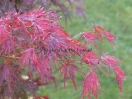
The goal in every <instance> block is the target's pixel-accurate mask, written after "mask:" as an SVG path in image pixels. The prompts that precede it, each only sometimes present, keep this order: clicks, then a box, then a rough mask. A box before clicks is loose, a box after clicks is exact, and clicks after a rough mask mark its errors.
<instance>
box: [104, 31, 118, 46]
mask: <svg viewBox="0 0 132 99" xmlns="http://www.w3.org/2000/svg"><path fill="white" fill-rule="evenodd" d="M103 34H104V36H105V37H106V39H107V40H108V41H109V42H110V43H111V45H115V39H116V37H115V35H114V34H112V33H110V32H108V31H103Z"/></svg>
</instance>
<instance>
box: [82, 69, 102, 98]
mask: <svg viewBox="0 0 132 99" xmlns="http://www.w3.org/2000/svg"><path fill="white" fill-rule="evenodd" d="M99 89H100V90H102V88H101V86H100V83H99V81H98V77H97V75H96V73H95V72H94V71H90V72H89V73H88V74H87V75H86V76H85V78H84V80H83V90H82V94H81V97H82V99H84V97H85V96H86V95H87V94H88V99H91V94H93V95H94V97H95V98H96V99H97V98H98V91H99Z"/></svg>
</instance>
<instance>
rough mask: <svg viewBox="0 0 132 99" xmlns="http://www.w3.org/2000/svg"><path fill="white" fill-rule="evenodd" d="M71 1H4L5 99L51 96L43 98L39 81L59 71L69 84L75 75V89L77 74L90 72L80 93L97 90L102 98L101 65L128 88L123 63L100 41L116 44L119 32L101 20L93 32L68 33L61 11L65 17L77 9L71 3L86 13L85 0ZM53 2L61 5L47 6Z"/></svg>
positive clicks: (0, 83)
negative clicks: (84, 66)
mask: <svg viewBox="0 0 132 99" xmlns="http://www.w3.org/2000/svg"><path fill="white" fill-rule="evenodd" d="M65 1H66V2H67V3H68V4H69V5H67V4H66V5H65V4H63V0H0V98H1V99H19V98H21V99H27V98H28V95H29V94H30V95H32V96H33V97H34V99H41V98H43V99H49V98H48V96H43V97H38V96H36V94H35V92H36V91H37V90H38V87H39V86H45V85H47V84H49V83H52V82H53V83H55V84H56V83H57V80H56V78H55V76H54V75H53V72H58V73H59V74H60V75H61V77H63V79H64V87H66V81H67V79H68V77H69V78H70V79H71V80H72V82H73V85H74V87H75V89H77V85H76V81H75V78H76V77H75V73H76V72H80V73H82V74H84V79H83V81H82V82H83V88H82V94H81V95H80V96H81V97H82V99H84V98H85V96H86V95H88V99H90V97H91V94H93V95H94V97H95V98H98V91H99V90H102V88H101V86H100V83H99V80H98V75H97V73H96V72H97V71H98V70H100V65H104V66H107V67H108V68H110V69H111V70H112V71H113V72H114V73H115V76H116V81H117V83H118V85H119V88H120V92H121V93H122V81H123V79H124V78H125V77H126V76H125V74H124V73H123V71H122V70H121V68H120V66H119V64H120V63H122V62H121V61H120V60H118V59H117V58H115V57H114V56H110V55H108V54H106V53H103V51H102V50H101V48H100V47H99V45H98V43H97V42H100V43H104V40H103V39H104V38H106V40H107V41H108V42H110V44H111V45H112V46H115V39H116V36H115V35H114V34H112V33H110V32H108V31H107V30H105V29H104V28H102V27H101V26H98V25H92V27H93V31H92V32H91V31H86V32H82V33H80V34H78V35H77V36H76V37H78V38H77V39H74V37H72V36H70V35H68V33H67V32H66V31H64V30H63V28H62V26H61V25H60V24H59V20H60V17H59V16H58V13H59V11H61V12H63V13H64V15H65V17H69V15H70V14H69V13H72V11H71V10H70V8H73V9H74V11H76V12H77V13H78V14H81V15H83V16H84V17H85V14H84V12H83V8H82V7H80V6H81V5H83V3H82V0H65ZM40 6H41V7H40ZM53 6H57V8H59V9H55V10H46V9H49V8H50V7H53ZM42 7H44V8H42ZM68 8H69V9H68ZM91 47H92V49H91ZM93 49H97V50H98V51H96V52H95V51H94V50H93ZM97 52H98V53H97ZM76 57H77V58H76ZM75 58H76V59H78V61H76V60H75ZM78 62H79V63H80V64H79V65H78V66H77V63H78ZM82 63H84V64H86V65H87V66H88V67H89V68H90V71H87V72H84V71H83V70H82V68H81V67H79V66H80V65H81V64H82ZM29 92H30V93H29Z"/></svg>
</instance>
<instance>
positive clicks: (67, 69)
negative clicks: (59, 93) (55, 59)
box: [61, 61, 81, 89]
mask: <svg viewBox="0 0 132 99" xmlns="http://www.w3.org/2000/svg"><path fill="white" fill-rule="evenodd" d="M75 72H81V70H80V69H79V68H78V67H77V66H75V65H74V64H73V61H68V62H66V63H64V64H63V65H62V67H61V76H62V75H64V87H65V86H66V80H67V78H68V75H69V76H70V78H71V80H72V82H73V84H74V87H75V89H77V86H76V82H75Z"/></svg>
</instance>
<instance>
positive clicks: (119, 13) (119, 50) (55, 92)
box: [38, 0, 132, 99]
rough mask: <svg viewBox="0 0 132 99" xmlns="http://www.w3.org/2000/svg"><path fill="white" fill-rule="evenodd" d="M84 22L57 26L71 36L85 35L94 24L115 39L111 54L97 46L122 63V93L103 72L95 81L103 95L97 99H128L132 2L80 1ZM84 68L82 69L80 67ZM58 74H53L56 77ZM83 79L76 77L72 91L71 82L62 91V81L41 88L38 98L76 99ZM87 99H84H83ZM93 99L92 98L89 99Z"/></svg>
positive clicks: (75, 20)
mask: <svg viewBox="0 0 132 99" xmlns="http://www.w3.org/2000/svg"><path fill="white" fill-rule="evenodd" d="M84 4H85V11H86V16H87V18H88V20H87V21H85V20H84V19H83V17H77V15H74V17H71V22H69V21H68V22H67V24H66V23H65V22H64V20H63V18H62V22H61V24H62V25H63V26H64V27H65V30H66V31H68V33H69V34H71V35H76V34H78V33H80V32H84V31H87V30H88V29H89V28H90V27H91V24H97V25H100V26H102V27H104V28H105V29H106V30H108V31H110V32H112V33H114V34H115V35H116V36H117V40H116V44H117V46H116V49H115V51H113V50H112V47H111V46H110V44H109V43H107V42H106V43H105V44H103V45H100V46H101V47H102V48H103V50H104V52H108V53H109V54H111V55H114V56H115V57H117V58H119V59H120V60H122V61H123V64H121V68H122V69H123V71H124V72H125V74H126V75H127V78H126V79H125V80H124V82H123V93H122V95H120V93H119V88H118V85H117V83H116V81H115V76H114V74H113V73H112V72H110V73H111V74H110V75H109V74H107V73H106V72H105V71H104V72H103V73H102V74H99V75H98V77H99V81H100V84H101V86H102V88H103V90H104V92H99V99H132V94H131V93H132V0H84ZM80 68H84V69H86V70H88V69H87V68H86V66H80ZM57 75H58V74H56V76H57ZM82 79H83V75H81V74H77V75H76V81H77V86H78V89H77V90H75V89H74V87H73V84H72V82H71V80H70V79H69V80H68V81H67V87H66V89H64V87H63V79H62V80H60V81H59V82H57V88H55V86H54V84H49V85H48V86H46V87H41V88H40V91H38V94H39V95H47V96H48V97H49V99H80V94H81V91H82V90H81V88H82V82H81V81H82ZM86 99H87V98H86ZM92 99H94V98H92Z"/></svg>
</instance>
